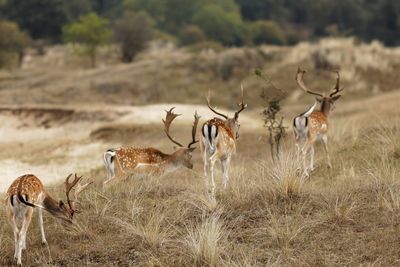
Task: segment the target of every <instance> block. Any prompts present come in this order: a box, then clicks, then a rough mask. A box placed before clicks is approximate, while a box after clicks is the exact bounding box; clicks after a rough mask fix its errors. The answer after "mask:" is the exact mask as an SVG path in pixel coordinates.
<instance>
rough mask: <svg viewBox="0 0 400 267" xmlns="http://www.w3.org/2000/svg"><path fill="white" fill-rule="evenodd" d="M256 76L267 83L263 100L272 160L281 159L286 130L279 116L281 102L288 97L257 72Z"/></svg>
mask: <svg viewBox="0 0 400 267" xmlns="http://www.w3.org/2000/svg"><path fill="white" fill-rule="evenodd" d="M255 74H256V75H257V76H258V77H260V78H261V79H263V80H264V81H266V87H264V88H263V90H262V93H261V96H260V97H261V99H262V100H263V102H264V110H263V112H262V115H263V119H264V127H265V128H267V131H268V143H269V145H270V149H271V156H272V158H273V159H274V160H275V159H279V153H280V147H281V141H282V138H284V137H285V136H286V128H287V127H285V126H284V125H283V119H284V117H283V116H281V115H279V112H280V111H281V101H282V100H283V99H284V98H285V97H286V93H285V92H283V91H282V90H281V89H279V88H276V87H275V86H274V85H273V84H272V83H271V81H270V80H269V79H267V78H265V76H264V75H263V74H262V73H261V71H260V70H256V71H255Z"/></svg>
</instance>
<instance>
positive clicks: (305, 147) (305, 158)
mask: <svg viewBox="0 0 400 267" xmlns="http://www.w3.org/2000/svg"><path fill="white" fill-rule="evenodd" d="M311 145H312V142H311V141H310V139H307V141H306V143H305V144H304V146H303V148H302V150H301V152H302V154H303V168H304V174H305V175H306V176H308V168H307V152H308V150H309V149H310V146H311Z"/></svg>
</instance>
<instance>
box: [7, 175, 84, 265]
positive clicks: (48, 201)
mask: <svg viewBox="0 0 400 267" xmlns="http://www.w3.org/2000/svg"><path fill="white" fill-rule="evenodd" d="M71 175H72V174H70V175H69V176H68V177H67V178H66V180H65V187H66V196H67V204H65V203H64V202H63V201H61V200H60V201H56V200H55V199H54V198H52V197H51V196H50V195H49V194H48V193H47V192H46V190H45V189H44V186H43V184H42V182H41V181H40V180H39V178H37V177H36V176H35V175H33V174H26V175H23V176H20V177H19V178H17V179H16V180H15V181H14V182H13V183H12V184H11V186H10V187H9V189H8V191H7V196H6V209H7V217H8V221H9V223H10V224H11V226H12V228H13V231H14V241H15V253H14V258H15V259H16V260H17V264H18V265H22V261H21V257H22V250H24V249H25V248H26V244H25V243H26V233H27V231H28V227H29V224H30V222H31V219H32V214H33V210H34V209H35V208H37V210H38V219H39V227H40V233H41V238H42V243H43V244H47V241H46V237H45V234H44V228H43V216H42V211H43V210H45V211H47V212H49V213H50V214H51V215H52V216H53V217H55V218H56V219H58V220H59V221H60V222H61V223H62V225H63V226H64V227H66V228H69V227H71V226H72V225H73V222H74V221H73V219H74V214H76V213H78V212H79V210H78V209H77V207H76V206H77V204H78V203H79V200H78V199H79V194H80V193H81V192H82V191H83V190H84V189H85V188H87V187H88V186H89V184H90V183H86V184H84V185H80V184H78V183H79V181H80V180H81V178H82V177H77V176H76V174H75V179H74V181H72V182H71V183H70V182H69V178H70V177H71ZM74 187H75V193H74V195H75V198H74V199H73V200H71V198H70V192H71V190H72V189H73V188H74Z"/></svg>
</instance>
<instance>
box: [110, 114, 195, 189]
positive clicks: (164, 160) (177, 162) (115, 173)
mask: <svg viewBox="0 0 400 267" xmlns="http://www.w3.org/2000/svg"><path fill="white" fill-rule="evenodd" d="M174 109H175V107H173V108H171V109H170V110H169V111H167V110H166V111H165V112H166V117H165V119H163V120H162V122H163V124H164V132H165V134H166V136H167V137H168V139H169V140H170V141H171V142H172V143H174V144H175V145H177V146H178V147H179V148H178V149H177V150H176V151H175V152H173V153H172V154H166V153H163V152H161V151H160V150H158V149H155V148H153V147H149V148H136V147H119V148H114V149H109V150H107V151H106V152H105V153H104V154H103V159H104V165H105V167H106V170H107V173H108V179H107V180H106V181H104V182H103V186H105V185H106V184H108V183H109V182H111V181H112V180H114V179H117V178H120V177H125V180H126V179H127V178H128V176H130V175H133V174H145V175H146V174H147V175H158V176H163V175H165V174H167V173H170V172H172V171H174V170H176V169H178V168H180V167H186V168H188V169H193V163H192V152H193V151H194V150H195V148H196V147H192V146H193V145H194V144H196V143H197V142H198V140H196V131H197V125H198V123H199V119H200V116H198V115H197V112H195V114H194V122H193V126H192V140H191V141H190V142H189V144H188V145H187V146H186V147H185V146H184V145H182V144H181V143H179V142H178V141H176V140H175V139H174V138H173V137H172V136H171V134H170V126H171V123H172V122H173V121H174V119H175V118H176V117H178V116H180V115H181V114H175V113H174V112H173V110H174Z"/></svg>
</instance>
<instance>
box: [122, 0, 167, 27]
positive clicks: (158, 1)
mask: <svg viewBox="0 0 400 267" xmlns="http://www.w3.org/2000/svg"><path fill="white" fill-rule="evenodd" d="M123 8H124V9H127V10H131V11H135V12H140V11H144V12H146V13H147V14H149V15H150V16H151V17H152V18H153V19H154V20H155V21H156V23H157V25H158V26H159V27H160V26H161V25H162V23H163V22H164V21H165V8H166V1H164V0H123Z"/></svg>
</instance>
